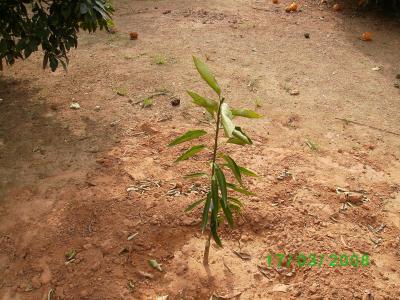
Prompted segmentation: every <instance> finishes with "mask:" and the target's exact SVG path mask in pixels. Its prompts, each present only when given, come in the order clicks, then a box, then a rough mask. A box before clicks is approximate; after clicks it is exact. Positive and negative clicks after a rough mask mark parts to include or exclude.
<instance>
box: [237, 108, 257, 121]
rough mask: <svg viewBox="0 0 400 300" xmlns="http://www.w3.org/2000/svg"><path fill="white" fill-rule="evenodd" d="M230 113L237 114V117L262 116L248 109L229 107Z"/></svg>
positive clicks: (254, 117)
mask: <svg viewBox="0 0 400 300" xmlns="http://www.w3.org/2000/svg"><path fill="white" fill-rule="evenodd" d="M231 112H232V115H233V116H238V117H244V118H250V119H258V118H262V117H263V116H262V115H259V114H258V113H256V112H255V111H252V110H249V109H235V108H232V109H231Z"/></svg>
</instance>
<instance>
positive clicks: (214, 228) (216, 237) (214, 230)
mask: <svg viewBox="0 0 400 300" xmlns="http://www.w3.org/2000/svg"><path fill="white" fill-rule="evenodd" d="M215 215H217V214H216V213H215ZM210 227H211V228H210V229H211V234H212V237H213V239H214V241H215V242H216V243H217V245H218V246H220V247H222V243H221V239H220V238H219V235H218V232H217V229H218V218H217V216H215V221H213V222H212V223H211V226H210Z"/></svg>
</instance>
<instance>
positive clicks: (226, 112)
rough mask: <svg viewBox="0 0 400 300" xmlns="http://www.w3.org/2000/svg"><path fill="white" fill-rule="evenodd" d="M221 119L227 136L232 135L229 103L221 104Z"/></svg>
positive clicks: (233, 128)
mask: <svg viewBox="0 0 400 300" xmlns="http://www.w3.org/2000/svg"><path fill="white" fill-rule="evenodd" d="M221 121H222V126H223V127H224V131H225V135H226V136H227V137H228V138H231V137H233V131H234V130H235V125H234V124H233V122H232V113H231V111H230V109H229V105H228V104H226V103H222V104H221Z"/></svg>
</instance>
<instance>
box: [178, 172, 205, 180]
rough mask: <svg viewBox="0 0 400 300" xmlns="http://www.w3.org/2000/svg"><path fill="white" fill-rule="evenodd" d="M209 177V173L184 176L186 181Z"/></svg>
mask: <svg viewBox="0 0 400 300" xmlns="http://www.w3.org/2000/svg"><path fill="white" fill-rule="evenodd" d="M207 176H208V174H207V173H203V172H198V173H191V174H187V175H185V176H183V178H185V179H191V178H198V177H207Z"/></svg>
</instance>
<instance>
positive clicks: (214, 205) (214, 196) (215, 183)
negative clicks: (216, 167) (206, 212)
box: [211, 175, 219, 212]
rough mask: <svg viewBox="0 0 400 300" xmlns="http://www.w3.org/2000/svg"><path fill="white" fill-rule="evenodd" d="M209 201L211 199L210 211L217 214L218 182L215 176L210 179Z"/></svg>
mask: <svg viewBox="0 0 400 300" xmlns="http://www.w3.org/2000/svg"><path fill="white" fill-rule="evenodd" d="M211 199H212V207H211V211H216V212H218V202H219V201H218V181H217V178H216V176H215V175H214V176H213V178H212V179H211Z"/></svg>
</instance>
